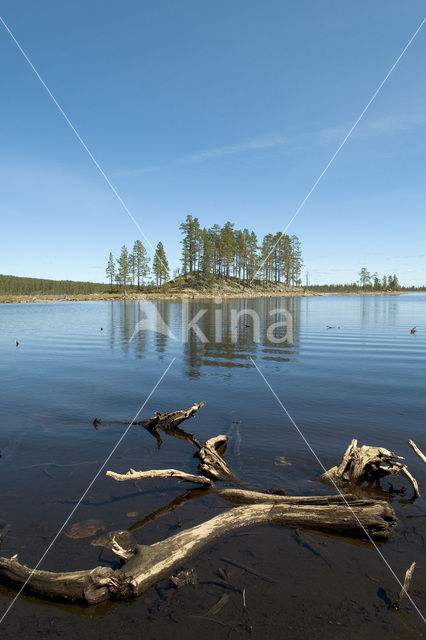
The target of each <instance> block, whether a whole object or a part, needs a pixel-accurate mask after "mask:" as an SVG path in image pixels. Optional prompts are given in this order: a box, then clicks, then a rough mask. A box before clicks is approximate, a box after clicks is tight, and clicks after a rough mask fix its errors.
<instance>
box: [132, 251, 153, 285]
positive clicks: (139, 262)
mask: <svg viewBox="0 0 426 640" xmlns="http://www.w3.org/2000/svg"><path fill="white" fill-rule="evenodd" d="M133 260H134V269H135V277H136V280H137V284H138V289H140V287H141V283H142V280H144V279H145V278H146V277H147V276H148V274H149V258H148V256H147V253H146V249H145V247H144V246H143V244H142V242H141V241H140V240H136V241H135V244H134V245H133Z"/></svg>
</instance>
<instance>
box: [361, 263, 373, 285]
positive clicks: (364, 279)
mask: <svg viewBox="0 0 426 640" xmlns="http://www.w3.org/2000/svg"><path fill="white" fill-rule="evenodd" d="M359 283H360V285H361V287H362V288H363V289H365V287H366V286H367V285H369V284H371V275H370V273H369V272H368V270H367V269H366V268H365V267H362V269H361V271H360V272H359Z"/></svg>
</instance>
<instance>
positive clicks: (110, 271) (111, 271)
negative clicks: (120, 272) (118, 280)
mask: <svg viewBox="0 0 426 640" xmlns="http://www.w3.org/2000/svg"><path fill="white" fill-rule="evenodd" d="M105 273H106V276H107V278H108V280H109V283H110V286H111V291H112V283H113V281H114V277H115V261H114V256H113V255H112V253H111V252H110V254H109V258H108V264H107V267H106V269H105Z"/></svg>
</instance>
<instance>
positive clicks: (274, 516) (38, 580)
mask: <svg viewBox="0 0 426 640" xmlns="http://www.w3.org/2000/svg"><path fill="white" fill-rule="evenodd" d="M351 510H352V511H353V513H352V514H351V513H348V509H347V507H346V505H344V504H329V505H313V504H293V503H288V504H285V503H283V504H270V503H265V504H251V505H244V506H239V507H234V508H232V509H230V510H229V511H226V512H225V513H221V514H219V515H217V516H215V517H214V518H212V519H211V520H207V521H206V522H203V523H202V524H199V525H197V526H195V527H192V528H191V529H187V530H185V531H182V532H180V533H177V534H175V535H173V536H170V537H168V538H166V539H165V540H162V541H161V542H156V543H155V544H152V545H150V546H143V545H137V546H136V547H135V548H134V549H132V550H131V555H130V556H129V557H128V559H127V558H126V556H128V555H129V551H130V550H128V549H125V548H124V547H121V545H120V539H119V535H118V534H117V535H116V536H115V540H114V542H115V547H116V550H117V551H118V552H119V555H120V552H121V551H122V550H123V549H124V553H121V557H124V559H125V564H124V565H123V567H121V568H120V569H116V570H115V571H113V570H112V569H110V568H107V567H96V568H95V569H92V570H89V571H74V572H69V573H53V572H49V571H39V570H37V571H34V572H33V571H32V570H31V569H30V568H29V567H26V566H24V565H22V564H20V562H19V561H18V559H17V558H16V557H15V558H0V577H1V578H3V579H7V580H8V581H10V582H13V583H14V584H16V585H19V586H21V585H23V584H24V583H25V582H26V581H27V580H28V583H27V588H28V589H30V590H32V591H35V592H36V593H38V594H40V595H44V596H50V597H55V598H61V599H67V600H82V601H84V602H86V603H87V604H96V603H98V602H102V601H103V600H108V599H109V598H118V599H126V598H130V597H133V596H138V595H140V594H141V593H143V592H144V591H145V590H146V589H148V588H149V587H151V586H153V585H154V584H155V583H157V582H158V581H159V580H161V579H162V578H164V577H166V576H169V575H171V573H172V572H173V570H174V569H176V568H177V567H179V566H181V565H182V564H184V563H185V562H186V561H187V560H188V559H189V558H190V557H191V556H193V555H194V554H196V553H198V552H199V551H200V550H201V549H203V548H204V547H206V546H208V545H209V544H211V542H212V541H214V540H216V539H218V538H219V537H221V536H223V535H226V534H228V533H231V532H232V531H235V530H236V529H239V528H241V527H250V526H255V525H260V524H275V525H279V524H281V525H286V526H291V527H309V528H312V529H315V530H320V531H325V532H331V533H337V534H340V535H350V536H354V537H365V530H367V531H368V533H369V535H370V536H371V537H372V538H374V539H377V540H384V539H387V538H389V537H390V536H391V535H392V532H393V528H394V525H395V522H396V518H395V513H394V511H393V509H392V507H391V506H390V505H388V504H387V503H386V502H379V501H373V500H371V501H367V500H365V501H362V500H359V501H354V502H353V503H352V504H351ZM353 514H356V518H357V519H358V520H359V521H360V522H361V523H362V524H363V527H364V528H365V530H364V529H363V528H361V527H360V525H359V522H358V521H357V519H356V518H355V517H354V515H353ZM117 551H116V552H117Z"/></svg>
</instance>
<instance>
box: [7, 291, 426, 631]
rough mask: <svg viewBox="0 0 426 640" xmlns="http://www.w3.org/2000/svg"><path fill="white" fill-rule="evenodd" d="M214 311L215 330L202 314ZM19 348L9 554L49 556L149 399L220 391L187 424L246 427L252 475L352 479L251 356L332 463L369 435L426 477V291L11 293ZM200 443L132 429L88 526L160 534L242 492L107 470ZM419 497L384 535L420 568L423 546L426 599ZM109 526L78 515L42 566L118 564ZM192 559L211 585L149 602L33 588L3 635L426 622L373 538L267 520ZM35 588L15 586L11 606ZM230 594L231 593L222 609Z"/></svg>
mask: <svg viewBox="0 0 426 640" xmlns="http://www.w3.org/2000/svg"><path fill="white" fill-rule="evenodd" d="M144 305H145V306H144ZM197 314H198V315H197ZM243 314H244V315H243ZM195 317H196V320H197V327H198V328H197V329H196V331H194V330H189V331H186V329H185V327H187V325H188V323H187V320H188V321H190V320H192V319H194V318H195ZM274 323H276V326H275V328H274V327H273V324H274ZM413 326H416V327H417V332H416V334H414V335H413V334H411V333H410V328H411V327H413ZM101 328H102V330H101ZM16 340H17V341H19V346H18V347H16V346H15V341H16ZM0 349H1V360H0V379H1V390H2V394H1V427H0V450H1V452H2V457H1V458H0V500H1V509H0V527H2V526H5V525H6V524H8V523H9V524H10V525H11V530H10V532H9V533H8V534H7V536H6V537H5V539H4V541H3V543H2V550H1V555H5V556H11V555H13V554H15V553H19V559H20V561H21V562H23V563H25V564H27V565H29V566H34V565H35V564H36V563H37V562H38V561H39V559H40V557H41V556H42V554H43V553H44V552H45V550H46V548H47V547H48V545H49V543H50V542H51V540H52V539H53V538H54V537H55V535H56V533H57V531H58V530H59V529H60V527H61V526H62V524H63V523H64V521H65V520H66V518H67V517H68V515H69V514H70V512H71V510H72V509H73V508H74V507H75V505H76V503H77V502H78V500H79V498H80V497H81V495H82V494H83V493H84V491H85V490H86V488H87V487H88V485H89V484H90V482H91V481H92V479H93V478H94V476H95V475H96V473H97V472H98V470H99V468H100V466H101V465H102V464H103V463H104V461H105V459H106V458H107V456H108V455H109V454H110V453H111V451H112V450H113V448H114V446H115V445H116V443H117V441H118V440H119V438H120V437H121V435H122V434H123V433H124V432H125V430H126V429H127V428H128V427H127V425H126V424H125V422H126V421H131V420H132V419H133V418H134V417H135V415H136V414H137V413H138V411H139V410H140V408H141V406H142V405H143V404H144V403H146V404H145V406H144V408H143V410H142V411H141V413H140V416H139V417H138V419H139V420H142V419H144V418H146V417H148V416H150V415H153V413H154V411H156V410H158V411H161V412H166V411H173V410H176V409H183V408H187V407H190V406H191V405H192V404H193V403H194V402H199V401H201V400H203V401H205V403H206V405H205V407H204V408H202V409H201V410H200V411H199V412H198V414H197V415H196V416H195V418H194V419H192V420H191V421H190V422H186V423H184V424H183V425H182V426H183V427H184V428H185V429H186V430H190V431H191V433H193V434H194V435H196V437H197V438H199V439H201V440H206V439H208V438H209V437H213V436H216V435H218V434H228V435H229V444H228V450H227V453H226V456H225V459H226V461H227V462H228V464H229V466H230V467H231V469H232V470H233V471H234V472H235V474H236V475H237V476H238V477H239V478H240V479H241V480H242V481H243V482H244V483H246V484H248V485H251V486H256V487H258V488H260V489H264V490H265V489H269V488H280V487H281V488H284V489H285V490H286V492H287V493H288V494H293V495H298V494H299V495H316V494H323V495H325V494H328V493H332V492H333V491H332V490H330V488H328V487H326V486H324V485H323V484H321V483H319V482H318V481H317V478H318V476H319V475H320V474H321V473H322V472H323V469H322V468H321V465H320V464H319V462H318V460H317V459H316V458H315V457H314V456H313V454H312V452H311V451H310V450H309V448H308V447H307V445H306V442H305V441H304V439H303V438H302V437H301V435H300V433H299V432H298V430H297V429H296V428H295V427H294V425H293V424H292V422H291V421H290V419H289V418H288V416H287V415H286V414H285V412H284V411H283V409H282V408H281V407H280V405H279V404H278V402H277V400H276V399H275V397H274V395H273V394H272V392H271V390H270V388H269V387H268V386H267V384H266V383H265V381H264V380H263V379H262V377H261V376H260V374H259V372H258V371H257V369H256V368H255V367H254V365H253V363H252V360H251V359H253V361H254V362H255V363H256V365H257V366H258V368H259V369H260V370H261V372H262V373H263V375H264V376H265V378H266V379H267V381H268V383H269V385H270V386H271V387H272V389H273V390H274V391H275V393H276V394H277V395H278V397H279V398H280V400H281V401H282V403H283V404H284V406H285V408H286V409H287V411H288V412H289V414H290V415H291V417H292V418H293V420H294V421H295V423H296V424H297V426H298V428H299V429H300V431H301V432H302V433H303V435H304V437H305V438H306V440H307V441H308V442H309V444H310V445H311V447H312V449H313V450H314V451H315V452H316V454H317V456H318V458H319V460H320V461H321V463H322V464H323V465H324V466H325V468H327V469H328V468H330V467H332V466H334V465H335V464H338V463H339V462H340V461H341V458H342V456H343V454H344V452H345V450H346V448H347V446H348V444H349V443H350V441H351V439H352V438H357V439H358V443H359V444H369V445H375V446H382V447H386V448H387V449H390V450H392V451H395V453H397V454H398V455H401V456H404V457H406V460H407V464H408V468H409V469H410V470H411V472H412V473H413V475H414V476H415V477H416V478H417V479H418V481H419V485H420V491H421V492H422V490H423V493H425V492H426V482H425V471H426V467H425V465H424V464H423V463H422V462H421V460H420V459H419V458H418V457H417V456H416V455H415V454H414V452H413V451H412V450H411V448H410V447H409V445H408V444H407V440H408V439H410V438H411V439H413V440H414V441H415V442H416V443H417V444H418V446H419V447H420V448H421V449H422V450H423V451H426V438H425V424H426V400H425V384H426V294H420V293H419V294H406V295H401V296H395V295H389V296H387V295H384V296H371V295H365V296H319V297H306V298H282V299H280V298H258V299H232V300H231V299H229V300H225V301H222V302H217V301H214V300H200V299H198V300H190V301H188V302H185V303H182V302H179V301H165V300H161V301H156V302H152V303H149V304H148V303H146V302H143V303H138V302H130V301H129V302H127V301H123V302H121V301H116V302H87V303H86V302H81V303H77V302H76V303H73V302H59V303H51V304H17V305H13V304H11V305H1V307H0ZM169 365H171V366H170V368H169V369H168V371H167V373H166V374H165V375H164V377H163V379H162V380H161V382H160V383H159V384H158V386H157V387H156V388H155V390H154V391H153V388H154V387H155V386H156V385H157V383H158V381H159V379H160V378H161V376H162V375H163V374H164V372H165V371H166V369H167V367H168V366H169ZM151 393H152V395H151V396H150V394H151ZM149 396H150V397H149ZM148 397H149V399H148V401H147V398H148ZM95 418H99V419H101V420H102V423H101V424H99V425H97V428H95V427H94V425H93V424H92V423H93V420H94V419H95ZM193 453H194V450H193V449H191V446H190V445H189V444H188V443H186V442H182V441H180V440H177V439H174V438H169V437H167V436H164V437H163V444H162V446H161V447H160V448H158V447H157V442H156V440H155V439H154V438H153V437H152V436H151V435H150V434H149V433H148V432H147V431H146V430H144V429H142V428H140V427H136V426H132V427H130V428H129V429H128V432H127V433H126V435H125V437H124V438H123V441H122V442H121V443H120V445H119V446H118V447H117V449H116V451H115V452H114V453H113V455H112V457H111V459H110V460H109V461H108V463H107V466H106V467H105V469H104V470H103V472H102V473H101V474H100V475H99V477H98V478H97V480H96V481H95V482H94V483H93V486H91V488H90V490H89V491H88V493H87V495H86V496H85V498H84V500H83V501H82V503H81V504H80V505H79V507H78V509H77V511H76V512H75V514H74V515H73V517H72V519H71V520H70V522H69V523H68V528H69V526H70V525H72V524H75V523H81V522H83V523H84V522H85V521H87V520H96V521H98V522H99V523H101V524H100V525H99V527H100V528H101V529H102V528H105V529H106V531H109V530H118V529H131V530H132V531H133V533H134V535H135V537H136V538H137V540H138V542H139V543H141V544H151V543H153V542H155V541H157V540H161V539H163V538H165V537H167V536H170V535H172V534H174V533H176V532H178V531H179V530H183V529H184V528H187V527H190V526H193V525H194V524H198V523H200V522H202V521H204V520H206V519H208V518H210V517H213V516H214V515H216V514H218V513H220V512H221V511H224V510H226V509H227V508H229V505H228V504H226V503H224V501H221V500H220V499H219V498H218V497H215V496H212V495H203V493H202V492H200V491H198V492H192V494H191V493H188V492H191V485H186V484H185V485H182V484H179V483H178V482H176V481H174V480H173V479H159V478H156V479H149V480H144V481H139V482H138V483H134V482H130V483H117V482H114V480H112V479H111V478H108V477H106V476H105V471H106V469H111V470H113V471H116V472H120V473H125V472H126V471H128V469H129V468H131V467H132V468H134V469H143V470H146V469H162V468H164V469H166V468H177V469H181V470H183V471H187V472H192V473H195V472H196V465H197V463H196V460H194V457H193ZM282 457H284V458H285V460H286V461H287V462H288V463H290V464H280V460H279V458H282ZM394 484H395V486H396V487H401V486H402V485H403V484H404V482H403V481H399V480H395V481H394ZM382 486H383V488H385V489H387V486H388V484H387V483H386V481H384V482H383V483H382ZM410 495H411V492H410V489H409V488H407V492H406V494H395V495H394V497H393V498H392V504H393V506H394V508H395V510H396V512H397V516H398V521H399V522H398V528H397V529H396V531H395V534H394V536H393V537H392V538H391V539H390V540H389V541H388V542H386V543H385V544H382V545H380V550H381V552H382V553H383V555H384V556H385V558H386V560H387V562H388V563H389V565H390V566H391V567H392V569H393V570H394V571H395V573H396V574H397V575H398V577H399V578H400V579H403V576H404V574H405V571H406V569H407V568H408V566H409V565H410V564H411V562H412V561H414V560H415V561H416V562H417V563H418V566H417V569H416V572H415V574H414V579H413V583H412V587H411V590H410V592H411V595H412V597H413V599H414V601H415V602H416V604H417V606H418V607H419V608H420V610H422V611H423V615H424V614H425V607H424V603H425V595H426V583H425V577H426V567H425V539H426V520H425V516H426V508H425V501H424V500H423V498H420V499H418V500H416V501H415V502H413V501H412V500H410V499H409V498H410ZM170 503H172V504H171V506H170V509H169V510H163V511H161V508H162V507H165V506H166V505H168V504H170ZM92 540H93V537H86V538H80V537H69V536H67V535H65V533H62V534H61V535H60V536H59V538H58V540H57V541H56V542H55V544H54V545H53V546H52V548H51V549H50V551H49V552H48V554H47V555H46V557H45V559H44V560H43V562H42V565H41V567H40V568H42V569H46V570H54V571H71V570H76V569H85V568H90V567H95V566H97V565H99V564H104V565H105V566H116V565H117V561H116V558H115V556H114V555H113V554H112V553H111V552H109V551H108V550H102V549H101V548H99V547H95V546H92V545H91V544H90V543H91V541H92ZM182 568H184V569H188V568H193V569H194V570H195V572H196V574H197V577H198V584H196V585H195V586H186V587H183V588H182V589H180V590H179V591H177V592H176V590H174V589H173V588H172V585H171V582H170V580H168V579H165V580H163V581H161V582H160V583H159V584H158V585H157V586H156V587H155V588H152V589H150V590H149V591H148V592H147V593H146V594H145V595H143V596H141V597H140V598H138V599H135V600H133V601H129V602H110V603H106V604H100V605H97V606H94V607H87V608H85V607H82V606H79V605H71V604H60V603H53V602H50V601H46V600H45V601H43V600H39V599H37V598H35V597H33V596H31V595H30V594H23V595H21V596H20V597H19V599H18V600H17V601H16V602H15V604H14V606H13V608H12V609H11V610H10V612H9V613H8V615H7V617H6V618H5V620H4V622H3V623H2V625H1V629H0V633H1V637H2V639H3V638H14V639H15V638H16V637H18V636H21V637H24V638H39V637H40V638H51V637H52V638H53V637H61V638H66V639H68V638H75V637H80V636H81V637H84V638H88V639H90V638H94V639H95V638H96V639H97V638H99V639H101V638H102V640H106V639H109V638H111V639H112V638H114V640H115V639H116V638H117V637H118V635H119V636H120V637H127V638H139V637H145V638H149V639H150V640H151V639H163V638H165V639H166V638H175V636H176V635H177V634H179V636H181V637H184V638H186V639H188V640H191V639H195V638H199V637H200V635H201V636H204V637H205V638H245V637H247V638H270V639H271V638H272V639H275V638H277V639H278V638H283V637H286V638H292V639H293V638H294V639H296V640H298V639H302V638H303V639H309V638H315V639H317V638H318V637H319V636H320V637H324V638H342V637H345V639H346V640H348V639H351V638H354V639H355V638H357V639H358V638H360V637H363V638H367V639H369V638H371V639H373V638H374V639H375V638H377V637H378V636H380V637H385V638H390V639H394V638H395V639H397V638H415V637H425V635H424V634H425V625H424V623H423V622H422V620H421V618H420V616H419V614H418V613H417V612H416V611H415V609H414V607H413V606H412V605H411V604H410V603H409V602H408V600H405V604H404V605H403V607H402V611H400V612H399V613H397V612H394V611H392V610H391V609H390V606H389V605H390V603H391V602H393V601H394V600H395V599H396V596H397V594H398V592H399V590H400V587H399V586H398V584H397V583H396V581H395V578H394V577H393V576H392V574H391V572H390V570H389V568H388V566H387V565H386V564H385V562H384V561H383V559H382V558H381V557H380V556H379V554H378V553H377V551H376V550H374V549H373V548H372V547H371V545H370V544H367V543H364V542H360V541H354V540H348V539H343V538H337V537H333V536H330V535H328V536H326V535H319V534H316V533H312V532H303V531H294V530H293V529H290V528H285V527H278V526H270V527H267V526H261V527H254V528H249V529H247V530H246V529H241V530H240V531H238V532H235V533H234V534H232V535H229V536H227V537H224V538H222V539H220V540H219V541H216V542H215V543H214V544H212V545H211V546H209V547H207V548H206V549H205V550H204V551H203V552H202V553H200V554H199V555H197V556H195V557H194V558H193V559H191V560H190V562H189V564H188V565H187V566H184V567H182ZM218 572H219V573H218ZM218 576H221V577H218ZM223 576H225V577H226V581H227V583H228V584H229V588H226V589H225V588H224V586H223ZM243 591H244V595H245V600H246V609H244V608H243V603H242V593H243ZM15 593H16V592H14V591H13V589H11V588H9V587H6V586H4V585H3V586H0V617H1V615H2V614H3V612H4V611H5V610H6V608H7V607H8V606H9V604H10V602H11V598H13V596H14V594H15ZM224 594H226V595H227V596H228V599H227V601H226V603H225V605H224V606H223V608H222V609H221V611H220V612H219V613H214V612H213V613H211V612H210V609H211V608H212V607H213V605H215V604H216V603H217V602H218V601H219V599H220V598H221V597H222V596H223V595H224Z"/></svg>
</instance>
